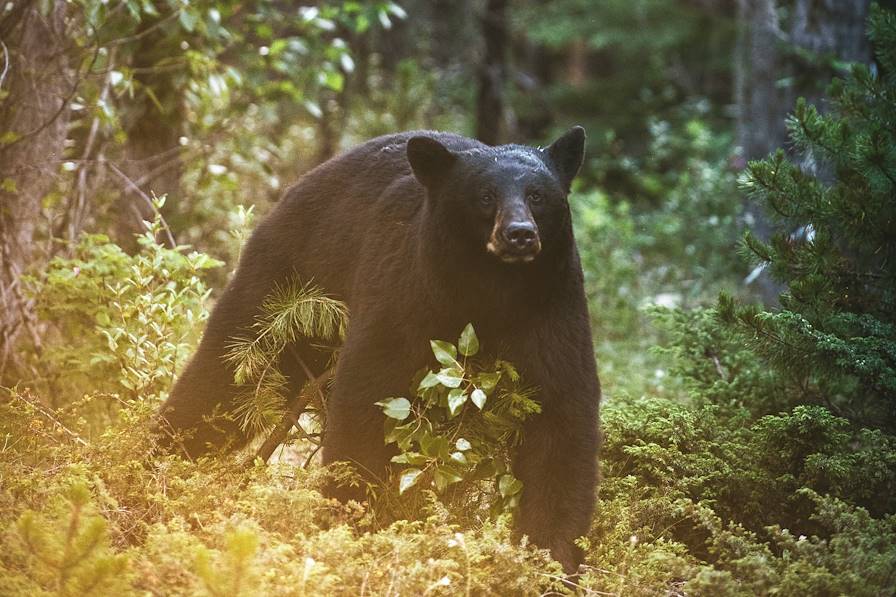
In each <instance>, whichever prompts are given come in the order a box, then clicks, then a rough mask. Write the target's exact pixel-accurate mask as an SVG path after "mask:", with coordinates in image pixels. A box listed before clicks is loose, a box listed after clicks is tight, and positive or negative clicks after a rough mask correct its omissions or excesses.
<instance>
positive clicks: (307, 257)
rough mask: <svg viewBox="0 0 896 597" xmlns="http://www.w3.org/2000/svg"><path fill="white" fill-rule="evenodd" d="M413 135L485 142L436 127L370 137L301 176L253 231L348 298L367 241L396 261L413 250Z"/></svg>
mask: <svg viewBox="0 0 896 597" xmlns="http://www.w3.org/2000/svg"><path fill="white" fill-rule="evenodd" d="M415 136H426V137H431V138H434V139H437V140H438V141H439V142H441V143H443V144H444V145H445V146H446V147H450V148H451V149H453V150H456V151H463V150H467V149H472V148H476V147H485V146H484V145H483V144H482V143H480V142H478V141H476V140H473V139H469V138H466V137H462V136H460V135H455V134H451V133H441V132H437V131H407V132H403V133H397V134H392V135H384V136H382V137H377V138H375V139H371V140H370V141H367V142H366V143H362V144H361V145H358V146H357V147H354V148H352V149H350V150H348V151H346V152H345V153H342V154H340V155H338V156H336V157H333V158H331V159H329V160H327V161H326V162H324V163H323V164H320V165H319V166H317V167H316V168H314V169H312V170H311V171H309V172H308V173H306V174H305V175H304V176H302V177H301V178H300V179H299V180H298V181H297V182H296V183H295V184H294V185H293V186H292V187H290V188H289V189H288V190H287V191H286V193H285V195H284V196H283V198H282V199H281V200H280V202H279V203H278V205H277V206H276V207H275V209H274V210H273V211H272V212H271V214H269V215H268V217H267V218H265V220H264V221H263V222H262V223H261V225H260V226H259V230H258V235H259V236H263V237H264V238H265V240H266V241H267V243H266V244H268V246H269V247H270V248H271V250H272V252H274V253H279V254H281V255H283V257H284V258H287V259H289V260H290V261H291V262H292V265H293V268H294V269H295V271H296V273H298V274H300V275H301V277H302V278H304V279H314V280H315V281H316V283H318V284H320V285H322V286H324V287H325V288H326V290H327V291H329V292H330V293H331V294H333V295H336V296H342V297H344V298H349V295H351V294H352V293H351V286H352V282H353V281H354V280H355V270H356V268H357V267H358V266H359V265H361V263H362V262H364V261H366V260H368V259H370V258H371V257H370V254H371V250H370V248H371V247H374V246H375V247H376V250H375V251H374V252H373V255H374V258H375V257H376V256H380V255H382V256H387V255H388V256H391V258H392V259H396V260H399V261H404V260H405V259H406V258H408V252H409V251H411V250H412V244H413V239H414V238H415V237H416V234H417V232H416V231H415V230H414V229H413V227H414V216H415V215H416V214H417V213H418V212H419V211H420V208H421V207H422V206H423V203H424V201H425V191H424V189H423V186H422V185H421V184H420V183H419V182H418V181H417V179H416V178H414V176H413V173H412V172H411V167H410V164H409V163H408V160H407V142H408V139H410V138H412V137H415ZM259 240H260V239H259ZM287 247H288V249H286V251H284V250H283V249H285V248H287ZM365 247H367V249H365Z"/></svg>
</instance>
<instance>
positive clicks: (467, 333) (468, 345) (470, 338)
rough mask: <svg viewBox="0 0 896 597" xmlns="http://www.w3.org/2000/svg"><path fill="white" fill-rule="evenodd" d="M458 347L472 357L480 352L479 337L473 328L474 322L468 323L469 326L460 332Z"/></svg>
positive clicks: (464, 353)
mask: <svg viewBox="0 0 896 597" xmlns="http://www.w3.org/2000/svg"><path fill="white" fill-rule="evenodd" d="M457 349H458V350H459V351H460V353H461V354H462V355H464V356H465V357H471V356H473V355H475V354H476V353H477V352H479V338H477V337H476V332H475V331H474V330H473V324H472V323H468V324H467V327H465V328H464V331H463V332H461V334H460V340H459V341H458V342H457Z"/></svg>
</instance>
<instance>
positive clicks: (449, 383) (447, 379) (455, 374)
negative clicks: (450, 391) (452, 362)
mask: <svg viewBox="0 0 896 597" xmlns="http://www.w3.org/2000/svg"><path fill="white" fill-rule="evenodd" d="M436 379H438V380H439V383H440V384H442V385H443V386H445V387H446V388H456V387H458V386H459V385H460V384H461V383H462V382H463V381H464V374H463V373H462V372H461V371H458V370H457V369H442V370H441V371H439V372H438V373H437V374H436Z"/></svg>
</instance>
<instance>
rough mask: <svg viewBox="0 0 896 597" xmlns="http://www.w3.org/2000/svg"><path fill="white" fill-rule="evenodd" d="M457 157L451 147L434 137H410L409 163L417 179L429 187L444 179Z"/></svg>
mask: <svg viewBox="0 0 896 597" xmlns="http://www.w3.org/2000/svg"><path fill="white" fill-rule="evenodd" d="M456 159H457V156H456V155H455V154H454V153H453V152H452V151H451V150H450V149H448V148H447V147H445V146H444V145H442V144H441V143H439V142H438V141H436V140H435V139H433V138H432V137H422V136H420V137H411V138H410V139H408V163H410V165H411V170H413V172H414V176H415V177H416V178H417V180H419V181H420V183H421V184H422V185H423V186H425V187H426V188H428V189H431V188H433V187H434V186H436V185H437V184H438V183H439V181H441V180H442V178H443V177H444V176H445V174H447V173H448V170H449V169H450V168H451V166H452V165H453V164H454V162H455V160H456Z"/></svg>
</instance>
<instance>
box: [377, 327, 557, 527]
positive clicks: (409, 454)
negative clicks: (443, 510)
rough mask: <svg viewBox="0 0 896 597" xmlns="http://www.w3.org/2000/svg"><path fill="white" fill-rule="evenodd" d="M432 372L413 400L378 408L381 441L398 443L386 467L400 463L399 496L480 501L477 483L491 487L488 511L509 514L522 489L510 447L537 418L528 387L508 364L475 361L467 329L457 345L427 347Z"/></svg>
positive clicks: (470, 329) (473, 336) (421, 380)
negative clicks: (431, 491)
mask: <svg viewBox="0 0 896 597" xmlns="http://www.w3.org/2000/svg"><path fill="white" fill-rule="evenodd" d="M430 345H431V348H432V353H433V356H434V357H435V359H436V360H437V361H438V362H439V364H440V365H441V368H440V369H439V370H437V371H433V370H426V371H425V372H421V374H420V375H419V376H418V383H417V385H416V390H415V392H414V393H415V399H414V400H413V402H412V401H411V400H408V399H407V398H403V397H393V398H389V399H387V400H383V401H381V402H378V403H377V404H378V405H379V406H380V407H381V408H382V409H383V413H384V414H385V415H386V426H385V441H386V443H387V444H388V443H394V444H396V445H397V447H398V450H399V454H397V455H396V456H394V457H393V458H392V462H395V463H397V464H403V465H407V467H406V468H404V469H403V470H402V471H401V473H400V474H399V481H398V492H399V494H404V493H405V492H407V491H408V490H409V489H410V488H412V487H414V486H433V487H435V490H436V492H437V493H439V494H446V493H448V492H449V488H452V489H454V488H456V487H464V489H465V490H466V489H469V490H471V491H460V490H457V491H454V493H453V495H455V496H459V495H466V496H467V497H469V495H470V494H476V493H479V494H480V495H478V496H476V495H474V501H475V500H476V498H482V497H485V493H488V492H487V491H486V492H482V491H479V492H477V491H476V489H477V488H480V489H482V488H481V485H482V482H487V483H486V484H487V485H490V486H491V487H492V488H493V489H495V490H497V491H496V492H494V493H492V494H491V495H493V496H494V497H493V499H491V508H490V510H491V512H492V514H495V515H496V514H500V513H502V512H508V511H512V510H513V509H514V508H515V507H516V506H517V504H518V503H519V498H520V495H521V492H522V489H523V485H522V483H521V482H520V481H519V480H518V479H517V478H515V477H514V476H513V474H512V473H511V472H510V465H511V460H512V456H513V449H514V448H515V447H516V446H517V445H518V443H519V440H520V438H521V431H522V423H523V422H524V421H525V420H526V418H527V417H528V416H529V415H532V414H534V413H538V412H540V410H541V409H540V406H539V405H538V403H537V402H535V401H534V400H532V395H533V393H534V391H533V390H531V389H524V388H523V387H522V386H521V383H520V378H519V374H518V373H517V371H516V369H515V368H514V367H513V365H511V364H510V363H508V362H506V361H501V360H495V361H493V362H492V364H491V365H490V366H485V365H484V364H483V363H482V362H481V360H479V359H476V358H474V357H476V356H477V354H479V339H478V338H477V337H476V333H475V331H474V329H473V326H472V325H471V324H468V325H467V326H466V327H465V328H464V330H463V332H462V333H461V336H460V338H459V339H458V342H457V345H454V344H451V343H450V342H445V341H443V340H433V341H431V343H430Z"/></svg>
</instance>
